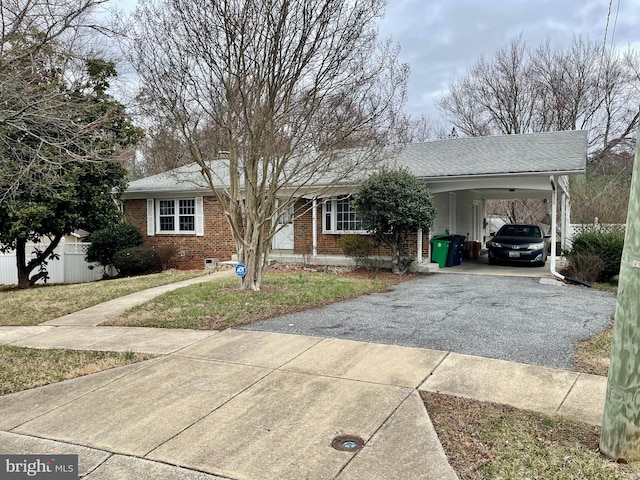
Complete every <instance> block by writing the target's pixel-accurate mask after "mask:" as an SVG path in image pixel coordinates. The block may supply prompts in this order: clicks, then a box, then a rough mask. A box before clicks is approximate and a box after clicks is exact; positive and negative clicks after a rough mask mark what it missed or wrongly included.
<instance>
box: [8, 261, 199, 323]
mask: <svg viewBox="0 0 640 480" xmlns="http://www.w3.org/2000/svg"><path fill="white" fill-rule="evenodd" d="M203 274H204V271H202V270H197V271H178V270H167V271H165V272H162V273H157V274H153V275H144V276H140V277H129V278H118V279H114V280H102V281H99V282H91V283H78V284H73V285H45V286H37V287H34V288H29V289H23V290H20V289H15V288H8V287H5V288H2V289H0V326H13V325H37V324H39V323H42V322H46V321H47V320H52V319H54V318H58V317H61V316H63V315H66V314H68V313H71V312H77V311H78V310H82V309H84V308H87V307H91V306H93V305H97V304H98V303H102V302H106V301H108V300H112V299H114V298H118V297H122V296H123V295H128V294H129V293H133V292H137V291H140V290H144V289H147V288H152V287H157V286H160V285H166V284H169V283H175V282H179V281H181V280H186V279H189V278H193V277H198V276H201V275H203Z"/></svg>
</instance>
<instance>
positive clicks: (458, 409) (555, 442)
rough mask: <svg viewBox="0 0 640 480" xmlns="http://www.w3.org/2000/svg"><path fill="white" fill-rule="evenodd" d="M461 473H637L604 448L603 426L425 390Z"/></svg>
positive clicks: (625, 479) (622, 477)
mask: <svg viewBox="0 0 640 480" xmlns="http://www.w3.org/2000/svg"><path fill="white" fill-rule="evenodd" d="M421 396H422V399H423V401H424V404H425V407H426V408H427V411H428V412H429V416H430V417H431V421H432V422H433V425H434V427H435V430H436V432H437V433H438V436H439V438H440V441H441V442H442V446H443V447H444V450H445V452H446V454H447V457H448V459H449V463H450V464H451V466H452V467H453V468H454V470H455V471H456V473H457V474H458V476H459V477H460V479H464V480H484V479H516V478H518V479H536V478H540V479H542V478H544V479H558V480H561V479H588V480H631V479H637V478H639V477H638V474H639V473H640V469H639V468H638V464H629V465H620V464H616V463H613V462H611V461H609V460H607V459H605V458H604V457H602V456H601V455H600V454H599V453H598V442H599V439H600V428H599V427H594V426H590V425H587V424H584V423H580V422H573V421H570V420H566V419H562V418H559V417H548V416H545V415H540V414H536V413H532V412H525V411H521V410H517V409H515V408H512V407H508V406H504V405H496V404H493V403H488V402H479V401H476V400H470V399H465V398H459V397H453V396H448V395H441V394H436V393H429V392H421Z"/></svg>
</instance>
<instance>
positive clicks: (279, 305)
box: [103, 271, 412, 330]
mask: <svg viewBox="0 0 640 480" xmlns="http://www.w3.org/2000/svg"><path fill="white" fill-rule="evenodd" d="M409 278H412V277H409V276H407V277H398V276H395V275H391V276H387V275H377V276H376V278H372V277H371V276H370V275H363V274H348V275H344V274H343V275H336V274H332V273H324V272H317V271H294V272H285V273H279V272H278V273H274V272H271V273H268V274H267V275H266V276H265V279H264V282H263V287H262V290H261V291H260V292H241V291H239V290H238V288H237V286H238V280H237V279H229V280H224V281H219V282H207V283H203V284H199V285H191V286H189V287H185V288H181V289H179V290H175V291H173V292H168V293H165V294H164V295H161V296H159V297H157V298H155V299H154V300H151V301H150V302H147V303H145V304H144V305H140V306H139V307H135V308H132V309H131V310H129V311H127V312H126V313H125V314H123V315H121V316H120V317H117V318H114V319H111V320H109V321H107V322H105V323H104V324H103V325H119V326H137V327H160V328H196V329H205V330H209V329H224V328H229V327H233V326H238V325H243V324H248V323H252V322H255V321H259V320H264V319H267V318H271V317H274V316H277V315H284V314H287V313H292V312H296V311H300V310H304V309H308V308H314V307H318V306H321V305H326V304H328V303H332V302H336V301H339V300H345V299H347V298H352V297H356V296H358V295H363V294H366V293H371V292H378V291H383V290H385V289H387V288H388V287H389V285H391V284H393V283H397V282H398V281H402V280H407V279H409Z"/></svg>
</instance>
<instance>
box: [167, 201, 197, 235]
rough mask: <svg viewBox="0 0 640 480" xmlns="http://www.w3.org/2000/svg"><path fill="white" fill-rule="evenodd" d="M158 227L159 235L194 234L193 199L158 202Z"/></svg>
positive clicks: (194, 215)
mask: <svg viewBox="0 0 640 480" xmlns="http://www.w3.org/2000/svg"><path fill="white" fill-rule="evenodd" d="M158 227H159V231H160V232H161V233H194V232H195V230H196V201H195V199H194V198H187V199H181V200H158Z"/></svg>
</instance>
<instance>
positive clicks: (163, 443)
mask: <svg viewBox="0 0 640 480" xmlns="http://www.w3.org/2000/svg"><path fill="white" fill-rule="evenodd" d="M261 368H263V369H264V370H268V372H267V373H265V374H264V375H263V376H262V377H260V378H258V379H257V380H256V381H255V382H253V383H251V384H249V385H247V386H246V387H245V388H243V389H242V390H240V391H239V392H238V393H236V394H235V395H233V396H231V397H229V398H228V399H227V400H226V401H224V402H223V403H221V404H220V405H218V406H217V407H216V408H214V409H213V410H211V411H210V412H209V413H207V414H206V415H203V416H202V417H200V418H198V419H197V420H194V421H193V422H191V423H190V424H189V425H187V426H185V427H184V428H183V429H181V430H180V431H178V432H176V433H175V434H174V435H171V436H170V437H168V438H166V439H165V440H163V441H162V442H160V443H159V444H158V445H156V446H155V447H153V448H152V449H151V450H149V451H148V452H146V453H145V454H143V455H142V456H141V457H140V458H144V459H145V460H151V461H155V460H153V459H151V458H147V457H148V456H149V455H150V454H151V453H153V452H154V451H155V450H157V449H158V448H160V447H161V446H163V445H165V444H166V443H168V442H170V441H171V440H173V439H174V438H176V437H177V436H178V435H180V434H182V433H183V432H185V431H186V430H188V429H189V428H191V427H193V426H194V425H196V424H197V423H200V422H202V421H203V420H204V419H206V418H207V417H209V416H210V415H212V414H213V413H214V412H217V411H218V410H219V409H221V408H222V407H224V406H225V405H227V404H228V403H229V402H231V401H232V400H234V399H235V398H237V397H238V396H239V395H241V394H243V393H244V392H246V391H247V390H249V389H250V388H252V387H254V386H255V385H257V384H258V383H260V382H262V381H263V380H264V379H265V378H267V377H268V376H269V375H271V374H272V373H273V372H274V371H275V369H272V368H264V367H261ZM185 468H186V467H185Z"/></svg>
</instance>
